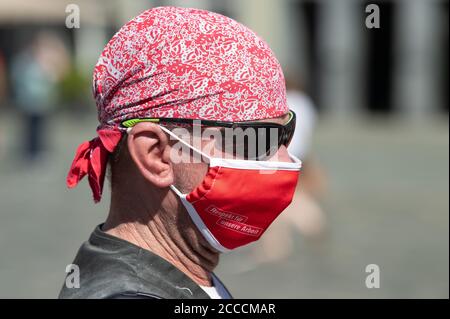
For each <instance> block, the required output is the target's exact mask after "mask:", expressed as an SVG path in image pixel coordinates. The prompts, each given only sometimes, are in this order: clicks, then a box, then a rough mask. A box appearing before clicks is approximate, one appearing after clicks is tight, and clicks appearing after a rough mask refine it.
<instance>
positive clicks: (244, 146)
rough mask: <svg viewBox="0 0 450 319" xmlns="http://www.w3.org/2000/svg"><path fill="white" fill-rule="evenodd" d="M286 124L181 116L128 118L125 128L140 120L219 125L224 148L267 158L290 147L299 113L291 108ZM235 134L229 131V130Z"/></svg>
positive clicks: (238, 154)
mask: <svg viewBox="0 0 450 319" xmlns="http://www.w3.org/2000/svg"><path fill="white" fill-rule="evenodd" d="M288 114H289V119H288V121H287V122H286V123H285V124H278V123H272V122H256V121H245V122H227V121H212V120H193V119H182V118H137V119H129V120H125V121H123V122H122V123H121V125H122V127H125V128H129V127H132V126H134V125H136V124H137V123H141V122H152V123H157V124H165V123H167V124H182V125H190V126H192V125H200V126H201V127H202V128H211V127H213V128H219V132H220V134H221V135H222V139H221V140H222V150H229V151H232V152H233V155H234V156H235V157H240V158H244V159H248V160H264V159H266V158H267V157H270V156H271V155H273V154H275V152H276V151H277V150H278V149H279V148H280V147H281V146H282V145H284V146H286V147H287V146H288V145H289V143H290V142H291V140H292V136H293V135H294V131H295V123H296V115H295V113H294V112H293V111H289V113H288ZM227 129H232V133H231V134H230V130H228V131H227Z"/></svg>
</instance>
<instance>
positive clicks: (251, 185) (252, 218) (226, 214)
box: [161, 127, 301, 252]
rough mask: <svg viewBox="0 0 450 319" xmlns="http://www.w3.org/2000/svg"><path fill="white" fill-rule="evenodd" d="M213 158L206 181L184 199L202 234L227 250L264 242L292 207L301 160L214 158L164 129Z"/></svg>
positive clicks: (216, 246) (182, 197) (183, 195)
mask: <svg viewBox="0 0 450 319" xmlns="http://www.w3.org/2000/svg"><path fill="white" fill-rule="evenodd" d="M161 128H162V129H163V130H164V131H166V132H167V133H168V134H170V135H171V136H173V137H175V138H176V139H178V140H179V141H180V142H181V143H183V144H185V145H187V146H188V147H190V148H191V149H193V150H194V151H196V152H198V153H199V154H202V155H203V156H204V157H206V158H208V159H209V170H208V172H207V174H206V176H205V178H204V179H203V181H202V182H201V183H200V185H198V186H197V187H196V188H195V189H194V190H192V191H191V192H190V193H189V194H182V193H181V192H180V191H179V190H178V189H177V188H176V187H175V186H173V185H171V189H172V190H173V191H174V192H175V193H176V194H177V195H178V196H179V197H180V199H181V202H182V203H183V205H184V207H185V208H186V210H187V212H188V213H189V215H190V216H191V218H192V220H193V222H194V224H195V225H196V226H197V227H198V229H199V230H200V232H201V233H202V235H203V236H204V237H205V238H206V239H207V241H208V242H209V243H210V244H211V246H213V247H214V248H215V249H217V250H218V251H221V252H226V251H229V250H231V249H235V248H237V247H240V246H243V245H246V244H249V243H251V242H253V241H256V240H258V239H259V238H260V237H261V235H262V234H263V233H264V232H265V231H266V230H267V228H268V227H269V226H270V224H271V223H272V222H273V221H274V220H275V219H276V218H277V217H278V215H279V214H280V213H281V212H282V211H283V210H284V209H285V208H286V207H287V206H288V205H289V204H290V203H291V201H292V197H293V195H294V191H295V187H296V185H297V179H298V176H299V173H300V168H301V161H300V160H299V159H297V158H296V157H294V156H293V155H290V157H291V159H292V160H293V161H294V162H274V161H250V160H236V159H223V158H212V157H209V156H207V155H206V154H204V153H202V152H201V151H199V150H197V149H196V148H194V147H193V146H191V145H189V144H188V143H186V142H185V141H183V140H182V139H180V138H178V137H177V136H176V135H175V134H174V133H172V132H170V131H169V130H167V129H166V128H164V127H161Z"/></svg>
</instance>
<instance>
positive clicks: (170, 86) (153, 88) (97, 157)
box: [67, 7, 288, 202]
mask: <svg viewBox="0 0 450 319" xmlns="http://www.w3.org/2000/svg"><path fill="white" fill-rule="evenodd" d="M93 93H94V97H95V101H96V104H97V110H98V120H99V122H100V124H99V126H98V127H97V135H98V137H96V138H94V139H93V140H91V141H87V142H84V143H83V144H81V145H80V146H79V147H78V149H77V153H76V155H75V159H74V161H73V163H72V167H71V169H70V171H69V174H68V176H67V185H68V186H69V187H75V186H76V185H77V184H78V182H79V181H80V180H81V179H82V178H83V177H84V176H85V175H88V176H89V184H90V186H91V189H92V192H93V196H94V201H95V202H98V201H99V200H100V198H101V194H102V188H103V182H104V177H105V171H106V166H107V161H108V154H109V153H111V152H113V151H114V149H115V147H116V145H117V144H118V143H119V141H120V139H121V137H122V134H123V133H124V129H123V128H121V126H120V123H121V122H123V121H124V120H127V119H132V118H143V117H168V118H186V119H200V120H222V121H248V120H258V119H264V118H273V117H278V116H281V115H283V114H285V113H287V112H288V107H287V104H286V87H285V82H284V76H283V71H282V69H281V66H280V64H279V62H278V61H277V59H276V57H275V55H274V54H273V52H272V51H271V50H270V48H269V46H268V45H267V43H266V42H265V41H264V40H263V39H261V38H260V37H259V36H257V35H256V34H255V33H254V32H253V31H251V30H250V29H248V28H247V27H245V26H244V25H242V24H240V23H238V22H236V21H234V20H233V19H230V18H228V17H226V16H223V15H220V14H218V13H214V12H210V11H206V10H200V9H193V8H180V7H157V8H153V9H150V10H147V11H144V12H143V13H141V14H140V15H138V16H137V17H135V18H134V19H132V20H131V21H129V22H128V23H127V24H125V25H124V26H123V27H122V28H121V29H120V30H119V31H118V32H117V33H116V34H115V35H114V36H113V38H112V39H111V40H110V41H109V43H108V44H107V45H106V47H105V48H104V50H103V52H102V54H101V55H100V58H99V60H98V63H97V65H96V66H95V69H94V76H93Z"/></svg>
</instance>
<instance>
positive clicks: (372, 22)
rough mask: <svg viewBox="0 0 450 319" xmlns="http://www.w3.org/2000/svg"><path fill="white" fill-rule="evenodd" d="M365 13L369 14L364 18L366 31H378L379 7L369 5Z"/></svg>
mask: <svg viewBox="0 0 450 319" xmlns="http://www.w3.org/2000/svg"><path fill="white" fill-rule="evenodd" d="M366 13H369V14H368V15H367V17H366V28H367V29H379V28H380V7H379V6H378V5H376V4H373V3H372V4H369V5H367V6H366Z"/></svg>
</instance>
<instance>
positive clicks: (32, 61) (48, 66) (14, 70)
mask: <svg viewBox="0 0 450 319" xmlns="http://www.w3.org/2000/svg"><path fill="white" fill-rule="evenodd" d="M67 68H68V54H67V51H66V48H65V47H64V44H63V42H62V41H61V40H60V39H59V38H58V37H57V36H56V35H55V34H53V33H50V32H47V31H41V32H39V33H37V34H36V35H35V36H34V37H33V39H32V40H31V41H30V43H29V44H27V45H26V46H25V47H24V48H23V49H22V51H20V52H19V53H18V54H17V55H15V56H14V57H13V60H12V66H11V82H12V90H13V93H14V102H15V105H16V106H17V108H18V110H19V111H20V113H21V116H22V118H23V130H22V132H23V152H24V157H25V159H26V160H27V161H29V162H35V161H38V160H41V159H42V157H43V155H44V153H45V151H46V148H47V146H46V144H45V140H46V139H47V137H46V136H47V134H48V132H47V117H48V116H50V114H51V111H52V110H53V109H54V108H55V106H56V103H57V100H56V99H57V93H56V85H57V83H58V81H59V80H60V79H61V78H62V76H63V75H64V73H65V72H66V70H67Z"/></svg>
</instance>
